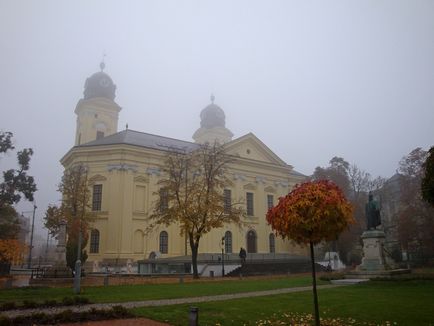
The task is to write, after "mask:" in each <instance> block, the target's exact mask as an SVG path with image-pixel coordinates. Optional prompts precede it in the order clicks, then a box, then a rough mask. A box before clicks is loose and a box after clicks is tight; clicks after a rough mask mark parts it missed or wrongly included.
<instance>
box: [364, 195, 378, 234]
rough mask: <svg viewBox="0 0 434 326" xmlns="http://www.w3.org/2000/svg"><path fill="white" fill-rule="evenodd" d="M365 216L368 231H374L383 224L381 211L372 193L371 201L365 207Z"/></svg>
mask: <svg viewBox="0 0 434 326" xmlns="http://www.w3.org/2000/svg"><path fill="white" fill-rule="evenodd" d="M365 214H366V220H367V230H373V229H375V228H376V227H377V226H379V225H380V224H381V216H380V209H379V207H378V203H377V202H376V201H375V200H374V196H373V195H372V193H371V192H369V200H368V202H367V203H366V205H365Z"/></svg>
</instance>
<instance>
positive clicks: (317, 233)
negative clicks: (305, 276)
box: [267, 180, 354, 244]
mask: <svg viewBox="0 0 434 326" xmlns="http://www.w3.org/2000/svg"><path fill="white" fill-rule="evenodd" d="M267 222H268V223H269V224H270V225H271V227H272V228H273V230H275V231H276V233H277V234H278V235H280V236H281V237H282V238H289V239H292V240H293V241H295V242H296V243H298V244H309V243H313V244H317V243H319V242H321V241H323V240H325V241H330V240H334V239H336V237H337V236H338V235H339V234H340V233H341V232H342V231H344V230H345V229H346V228H347V227H348V226H349V225H350V224H351V223H353V222H354V220H353V216H352V206H351V204H350V203H349V202H348V201H347V199H346V198H345V196H344V194H343V193H342V191H341V190H340V189H339V187H338V186H337V185H336V184H335V183H333V182H331V181H329V180H319V181H308V182H305V183H302V184H300V185H297V186H296V187H295V188H294V189H293V190H292V191H291V192H290V193H289V194H288V195H286V196H285V197H281V198H280V199H279V203H278V204H277V205H276V206H274V207H273V208H271V209H270V210H269V211H268V213H267Z"/></svg>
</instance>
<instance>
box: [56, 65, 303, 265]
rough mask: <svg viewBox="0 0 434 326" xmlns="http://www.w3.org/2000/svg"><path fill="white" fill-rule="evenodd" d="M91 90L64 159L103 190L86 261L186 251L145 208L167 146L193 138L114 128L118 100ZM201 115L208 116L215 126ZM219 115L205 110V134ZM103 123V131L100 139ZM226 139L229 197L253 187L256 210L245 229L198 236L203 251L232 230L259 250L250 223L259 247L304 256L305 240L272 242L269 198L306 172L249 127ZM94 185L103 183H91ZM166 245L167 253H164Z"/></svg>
mask: <svg viewBox="0 0 434 326" xmlns="http://www.w3.org/2000/svg"><path fill="white" fill-rule="evenodd" d="M97 74H99V76H98V78H101V73H97ZM102 74H104V73H102ZM95 75H96V74H95ZM95 75H94V76H95ZM104 75H105V74H104ZM94 76H92V77H90V78H89V79H92V78H93V77H94ZM89 79H88V80H89ZM97 81H98V80H97ZM110 81H111V80H110ZM86 84H87V83H86ZM94 84H96V85H102V86H101V87H104V83H97V82H95V81H94ZM86 86H87V85H86ZM86 86H85V87H86ZM97 87H99V86H97ZM85 91H86V90H85ZM91 91H93V93H95V94H96V96H94V97H92V96H90V97H89V96H88V98H84V99H81V100H80V101H79V103H78V105H77V109H76V114H77V133H76V146H74V147H73V148H72V149H70V150H69V151H68V153H67V154H66V155H65V156H64V157H63V158H62V159H61V163H62V164H63V166H64V167H65V169H68V168H69V167H71V166H73V165H75V164H85V165H86V166H87V168H88V175H89V181H90V186H91V191H93V192H94V196H96V195H95V189H100V190H102V194H101V195H100V201H99V202H98V204H100V206H98V205H97V206H96V207H94V209H96V210H95V213H96V220H95V221H94V223H93V225H92V230H93V232H94V234H93V238H92V236H91V235H90V237H89V241H88V245H87V248H86V250H87V252H88V255H89V258H88V263H87V264H88V265H87V266H94V267H95V266H103V265H104V264H106V263H108V262H112V263H113V262H115V261H116V262H120V264H122V263H126V262H131V263H134V262H136V261H138V260H143V259H147V258H149V257H150V256H152V255H157V257H162V258H164V257H176V256H184V255H189V253H190V250H189V248H188V246H187V245H186V240H185V238H184V237H181V235H180V231H179V227H178V226H177V225H171V226H169V227H163V226H161V227H160V228H159V229H156V230H154V231H153V232H152V233H149V234H146V233H145V230H146V228H147V226H148V222H147V216H148V215H149V214H150V212H151V210H152V207H153V203H154V202H155V201H156V200H157V195H156V194H157V193H158V191H159V186H158V180H159V178H161V169H162V162H163V160H164V157H165V155H166V150H167V148H168V147H169V146H187V147H188V146H195V144H194V143H191V142H185V141H180V140H173V139H170V138H166V137H162V136H156V135H150V134H146V133H142V132H138V131H133V130H128V129H126V130H123V131H120V132H117V120H118V113H119V110H120V107H119V106H118V105H117V104H116V103H115V102H114V100H113V99H111V98H107V96H106V95H105V94H104V92H103V91H104V89H103V90H102V91H101V92H100V90H98V89H96V90H94V89H92V90H91ZM85 94H86V93H85ZM101 94H102V96H101ZM113 98H114V96H113ZM211 106H212V107H211ZM209 107H211V109H209V108H208V111H210V110H211V111H212V112H211V113H213V112H214V111H213V110H214V107H215V105H214V104H212V105H210V106H209ZM219 110H221V109H220V108H219ZM208 111H207V112H208ZM219 114H221V113H219ZM201 117H202V115H201ZM204 119H208V120H207V121H208V122H209V121H211V127H210V124H206V121H205V122H204ZM217 120H218V119H217ZM217 120H215V119H214V118H209V117H208V118H203V117H202V122H203V124H202V125H201V127H200V128H199V129H200V134H201V135H203V134H204V133H206V130H207V129H209V130H210V133H211V134H212V130H216V128H215V126H214V125H213V123H214V122H215V121H217ZM218 121H220V122H217V124H219V126H218V128H217V129H219V133H217V134H216V139H217V140H219V139H218V135H219V134H222V132H221V129H222V128H224V116H223V120H218ZM222 121H223V122H222ZM102 126H104V137H103V138H99V139H97V135H98V131H101V130H100V129H101V128H102ZM196 134H197V132H196ZM224 134H225V137H228V135H229V133H228V132H226V133H224ZM79 135H81V136H79ZM99 137H101V134H99ZM230 137H232V136H230ZM205 138H207V139H209V137H205ZM224 142H225V145H224V146H225V147H226V150H227V153H228V154H230V155H233V157H235V158H236V159H235V160H234V162H233V163H231V165H230V167H229V169H228V170H229V172H228V173H229V174H230V175H229V177H230V179H231V180H232V181H233V186H232V187H230V190H231V198H232V200H233V201H238V200H240V201H242V202H244V203H247V199H246V194H247V193H250V194H253V195H249V196H253V198H251V197H250V199H252V203H253V207H250V208H251V209H253V214H252V215H251V216H247V217H246V218H245V221H244V222H246V223H247V226H246V227H244V228H243V229H239V228H238V227H236V226H234V225H225V226H224V227H223V228H220V229H215V230H213V231H212V232H210V233H209V234H207V235H205V236H204V237H203V239H202V240H201V242H200V246H199V252H200V253H210V254H212V253H219V252H221V247H220V246H221V239H222V237H224V236H225V233H226V232H227V231H230V232H231V235H232V239H231V243H232V252H233V253H237V252H238V251H239V249H240V247H244V248H247V249H248V250H249V249H250V251H254V250H253V247H252V243H251V242H250V243H248V240H247V234H248V233H249V231H253V232H254V234H256V252H257V253H262V254H267V253H270V251H274V252H275V253H287V254H294V255H303V256H306V254H307V252H306V249H305V248H300V247H298V246H294V245H292V244H291V243H290V242H288V241H283V240H281V239H279V238H277V237H276V239H275V248H270V234H272V230H271V228H270V227H269V226H268V225H267V222H266V220H265V214H266V212H267V210H268V206H269V204H270V200H271V199H272V201H273V203H276V202H277V200H278V198H279V197H280V196H284V195H286V194H287V193H288V191H289V190H290V189H291V188H292V187H293V186H294V185H295V184H296V183H299V182H300V181H302V180H303V179H304V176H303V175H301V174H299V173H297V172H295V171H294V170H293V168H292V167H291V166H290V165H287V164H286V163H285V162H283V161H282V160H281V159H280V158H279V157H277V156H276V155H275V154H274V153H273V152H272V151H271V150H270V149H269V148H268V147H267V146H266V145H264V144H263V143H262V142H261V141H260V140H259V139H258V138H257V137H255V136H254V135H253V134H251V133H249V134H247V135H245V136H242V137H240V138H237V139H234V140H230V139H225V140H224ZM95 185H100V186H99V187H94V186H95ZM162 231H165V232H167V247H161V245H162V243H161V240H162V239H161V236H162V234H161V232H162ZM89 232H91V231H89ZM250 234H252V233H251V232H250ZM96 235H99V236H98V237H96ZM96 240H98V241H97V242H98V243H97V245H96ZM249 241H252V239H250V240H249ZM249 245H250V247H249ZM92 246H93V247H92ZM161 249H163V252H162V250H161ZM166 250H167V253H164V251H166Z"/></svg>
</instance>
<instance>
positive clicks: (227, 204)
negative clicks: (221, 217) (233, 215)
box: [223, 189, 232, 214]
mask: <svg viewBox="0 0 434 326" xmlns="http://www.w3.org/2000/svg"><path fill="white" fill-rule="evenodd" d="M231 195H232V192H231V190H230V189H225V190H223V201H224V202H223V205H224V213H225V214H229V213H230V212H231V205H232V199H231Z"/></svg>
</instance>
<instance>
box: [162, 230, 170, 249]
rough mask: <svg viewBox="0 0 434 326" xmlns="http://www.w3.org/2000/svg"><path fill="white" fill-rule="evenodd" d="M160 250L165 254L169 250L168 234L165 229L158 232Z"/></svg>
mask: <svg viewBox="0 0 434 326" xmlns="http://www.w3.org/2000/svg"><path fill="white" fill-rule="evenodd" d="M160 252H161V253H162V254H167V253H168V252H169V235H168V234H167V232H166V231H161V232H160Z"/></svg>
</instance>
